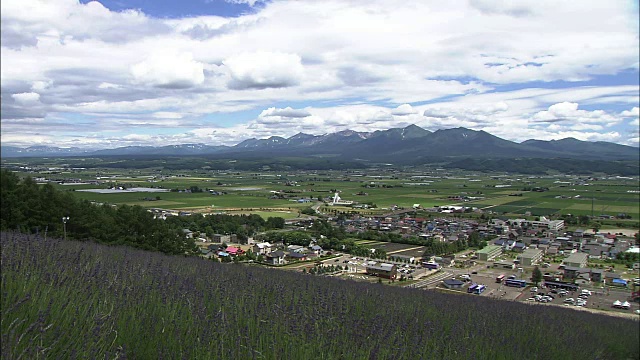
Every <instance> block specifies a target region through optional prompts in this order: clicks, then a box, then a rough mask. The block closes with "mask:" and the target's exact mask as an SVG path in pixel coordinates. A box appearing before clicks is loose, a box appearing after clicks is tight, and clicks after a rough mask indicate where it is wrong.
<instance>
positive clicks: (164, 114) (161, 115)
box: [151, 111, 183, 119]
mask: <svg viewBox="0 0 640 360" xmlns="http://www.w3.org/2000/svg"><path fill="white" fill-rule="evenodd" d="M151 116H153V117H154V118H156V119H182V117H183V116H182V114H180V113H176V112H170V111H158V112H156V113H153V114H152V115H151Z"/></svg>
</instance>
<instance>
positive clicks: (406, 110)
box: [391, 104, 417, 116]
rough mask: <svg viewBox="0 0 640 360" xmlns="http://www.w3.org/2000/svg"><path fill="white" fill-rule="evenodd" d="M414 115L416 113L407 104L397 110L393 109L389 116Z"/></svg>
mask: <svg viewBox="0 0 640 360" xmlns="http://www.w3.org/2000/svg"><path fill="white" fill-rule="evenodd" d="M416 113H417V111H416V110H414V109H413V107H411V105H409V104H402V105H400V106H398V107H397V108H395V109H393V111H391V114H393V115H397V116H404V115H411V114H416Z"/></svg>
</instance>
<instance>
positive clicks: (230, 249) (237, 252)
mask: <svg viewBox="0 0 640 360" xmlns="http://www.w3.org/2000/svg"><path fill="white" fill-rule="evenodd" d="M225 251H226V252H227V253H229V255H234V256H235V255H242V254H244V250H242V249H240V248H237V247H234V246H229V247H227V249H226V250H225Z"/></svg>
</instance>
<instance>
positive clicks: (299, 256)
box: [287, 251, 307, 261]
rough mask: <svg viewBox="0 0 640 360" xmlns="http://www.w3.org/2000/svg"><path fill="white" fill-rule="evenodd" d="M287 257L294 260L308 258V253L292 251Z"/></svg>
mask: <svg viewBox="0 0 640 360" xmlns="http://www.w3.org/2000/svg"><path fill="white" fill-rule="evenodd" d="M287 257H288V258H290V259H292V260H296V261H304V260H307V254H302V253H299V252H295V251H291V252H290V253H288V254H287Z"/></svg>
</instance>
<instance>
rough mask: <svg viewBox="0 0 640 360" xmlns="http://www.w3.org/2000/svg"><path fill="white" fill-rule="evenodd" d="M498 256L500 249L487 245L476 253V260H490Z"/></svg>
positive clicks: (500, 252)
mask: <svg viewBox="0 0 640 360" xmlns="http://www.w3.org/2000/svg"><path fill="white" fill-rule="evenodd" d="M500 254H502V247H500V246H496V245H487V246H485V247H484V248H483V249H481V250H478V252H477V255H478V260H481V261H489V260H492V259H494V258H495V257H496V256H498V255H500Z"/></svg>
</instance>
